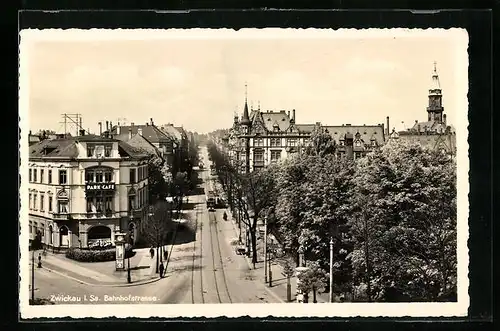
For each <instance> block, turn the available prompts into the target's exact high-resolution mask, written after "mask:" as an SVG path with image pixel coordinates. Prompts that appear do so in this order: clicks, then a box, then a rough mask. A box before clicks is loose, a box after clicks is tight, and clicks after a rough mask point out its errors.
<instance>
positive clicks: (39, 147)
mask: <svg viewBox="0 0 500 331" xmlns="http://www.w3.org/2000/svg"><path fill="white" fill-rule="evenodd" d="M77 156H78V147H77V146H76V142H75V140H74V139H73V138H64V139H54V140H51V139H46V140H42V141H40V142H39V143H37V144H34V145H31V146H30V147H29V157H30V158H32V157H59V158H68V159H71V158H76V157H77Z"/></svg>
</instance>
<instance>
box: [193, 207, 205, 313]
mask: <svg viewBox="0 0 500 331" xmlns="http://www.w3.org/2000/svg"><path fill="white" fill-rule="evenodd" d="M201 215H202V211H201V210H200V206H199V205H198V206H196V215H195V228H194V229H195V233H198V225H201V226H200V228H201V227H202V226H203V223H201V222H200V220H199V219H200V216H201ZM202 240H203V231H201V229H200V245H199V246H200V261H199V263H198V264H199V265H200V267H201V266H202V258H203V241H202ZM196 241H197V240H196V238H195V240H194V241H193V264H192V267H191V301H192V303H193V304H194V303H196V302H195V299H194V293H195V284H194V278H195V270H196V247H197V245H196ZM200 292H201V303H205V297H204V294H203V273H202V272H201V271H200Z"/></svg>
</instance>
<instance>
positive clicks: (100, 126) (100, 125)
mask: <svg viewBox="0 0 500 331" xmlns="http://www.w3.org/2000/svg"><path fill="white" fill-rule="evenodd" d="M107 123H108V122H106V124H107ZM99 135H102V122H99Z"/></svg>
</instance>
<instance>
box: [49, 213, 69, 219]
mask: <svg viewBox="0 0 500 331" xmlns="http://www.w3.org/2000/svg"><path fill="white" fill-rule="evenodd" d="M52 218H54V219H55V220H68V219H69V218H70V215H69V214H68V213H52Z"/></svg>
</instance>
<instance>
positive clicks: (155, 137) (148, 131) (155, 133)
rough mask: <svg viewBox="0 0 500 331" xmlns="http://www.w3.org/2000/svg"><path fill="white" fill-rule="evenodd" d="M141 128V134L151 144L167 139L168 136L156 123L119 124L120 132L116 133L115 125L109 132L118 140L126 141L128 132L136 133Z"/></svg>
mask: <svg viewBox="0 0 500 331" xmlns="http://www.w3.org/2000/svg"><path fill="white" fill-rule="evenodd" d="M139 129H142V135H143V136H144V137H146V138H147V139H148V140H149V141H150V142H152V143H153V144H158V143H160V142H163V141H165V140H168V139H169V138H170V137H169V136H167V135H166V134H165V133H163V132H162V130H160V129H159V128H158V127H156V125H150V124H148V125H128V126H120V134H117V132H118V130H117V126H114V127H113V128H112V129H111V134H112V135H113V136H114V137H115V138H116V139H118V140H122V141H127V140H128V139H129V132H130V131H131V132H132V135H136V134H137V133H138V131H139Z"/></svg>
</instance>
